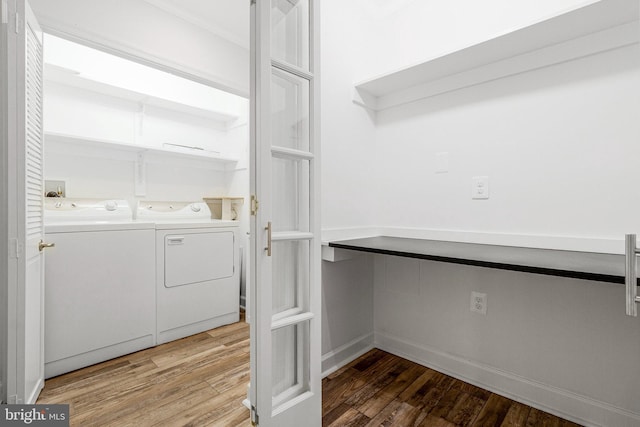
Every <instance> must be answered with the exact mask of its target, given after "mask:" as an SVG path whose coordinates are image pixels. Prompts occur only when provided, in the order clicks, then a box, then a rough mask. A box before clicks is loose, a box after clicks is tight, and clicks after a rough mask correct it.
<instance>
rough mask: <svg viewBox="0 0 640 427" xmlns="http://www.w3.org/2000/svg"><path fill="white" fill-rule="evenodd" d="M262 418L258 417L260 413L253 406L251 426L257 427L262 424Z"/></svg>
mask: <svg viewBox="0 0 640 427" xmlns="http://www.w3.org/2000/svg"><path fill="white" fill-rule="evenodd" d="M259 420H260V417H258V411H257V410H256V407H255V406H253V405H252V406H251V425H252V426H257V425H258V424H259V423H260V421H259Z"/></svg>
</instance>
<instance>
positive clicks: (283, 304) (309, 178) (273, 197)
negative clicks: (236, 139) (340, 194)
mask: <svg viewBox="0 0 640 427" xmlns="http://www.w3.org/2000/svg"><path fill="white" fill-rule="evenodd" d="M317 7H318V3H317V1H313V0H256V1H255V2H253V4H252V8H251V11H252V28H251V29H252V93H251V105H252V117H251V123H252V132H251V135H252V139H251V161H252V179H251V191H252V194H254V195H255V196H256V197H257V199H258V201H259V209H258V210H257V212H256V214H255V216H254V217H252V222H251V227H252V233H251V234H252V242H251V243H252V249H253V251H252V253H253V263H252V274H251V278H252V282H251V286H250V292H251V296H252V301H253V303H252V311H251V319H252V323H251V387H250V393H249V400H250V402H251V405H252V415H253V416H252V419H253V421H254V422H258V424H259V425H261V426H277V427H290V426H291V427H293V426H296V427H297V426H300V425H305V426H320V425H321V421H322V419H321V418H322V417H321V403H322V397H321V393H322V390H321V375H320V232H319V230H320V227H319V225H320V224H319V215H318V214H319V203H318V200H319V196H320V193H319V186H318V178H319V174H318V171H319V167H320V164H319V160H320V159H319V146H320V141H319V132H318V129H319V122H318V111H319V99H318V94H319V86H318V75H317V66H318V49H317V43H316V42H317V37H315V35H316V34H318V22H317V16H318V15H317Z"/></svg>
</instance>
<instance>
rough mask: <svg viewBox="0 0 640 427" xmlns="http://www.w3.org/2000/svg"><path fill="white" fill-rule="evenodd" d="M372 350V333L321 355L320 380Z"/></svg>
mask: <svg viewBox="0 0 640 427" xmlns="http://www.w3.org/2000/svg"><path fill="white" fill-rule="evenodd" d="M372 349H373V333H370V334H365V335H361V336H359V337H358V338H356V339H354V340H352V341H350V342H348V343H346V344H344V345H341V346H340V347H338V348H336V349H334V350H332V351H330V352H328V353H326V354H323V355H322V378H324V377H326V376H327V375H329V374H331V373H333V372H335V371H337V370H338V369H340V368H342V367H343V366H345V365H346V364H348V363H350V362H352V361H354V360H356V359H357V358H358V357H360V356H362V355H363V354H365V353H366V352H368V351H370V350H372Z"/></svg>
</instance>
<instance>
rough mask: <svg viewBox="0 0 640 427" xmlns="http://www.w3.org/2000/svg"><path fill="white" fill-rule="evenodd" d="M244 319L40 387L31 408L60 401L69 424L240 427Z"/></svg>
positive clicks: (243, 416)
mask: <svg viewBox="0 0 640 427" xmlns="http://www.w3.org/2000/svg"><path fill="white" fill-rule="evenodd" d="M248 384H249V326H248V325H247V324H246V323H244V322H239V323H235V324H232V325H228V326H223V327H221V328H217V329H214V330H211V331H208V332H205V333H201V334H197V335H193V336H191V337H187V338H183V339H181V340H177V341H173V342H170V343H167V344H162V345H159V346H157V347H154V348H150V349H146V350H143V351H140V352H137V353H133V354H130V355H127V356H123V357H119V358H117V359H113V360H109V361H107V362H103V363H100V364H97V365H94V366H89V367H87V368H83V369H80V370H77V371H74V372H70V373H68V374H64V375H61V376H59V377H55V378H51V379H49V380H47V381H46V382H45V387H44V390H43V391H42V393H41V395H40V398H39V399H38V402H37V403H51V404H53V403H68V404H69V411H70V418H71V422H70V424H71V425H72V426H154V425H157V426H167V427H172V426H186V425H190V426H230V427H232V426H243V427H246V426H248V425H249V424H250V423H249V411H248V410H247V409H246V408H245V407H244V406H242V400H244V399H245V398H246V396H247V385H248Z"/></svg>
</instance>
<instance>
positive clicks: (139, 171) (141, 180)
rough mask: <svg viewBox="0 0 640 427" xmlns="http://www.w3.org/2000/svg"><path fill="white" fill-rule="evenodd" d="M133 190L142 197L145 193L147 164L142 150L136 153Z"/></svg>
mask: <svg viewBox="0 0 640 427" xmlns="http://www.w3.org/2000/svg"><path fill="white" fill-rule="evenodd" d="M135 174H136V176H135V192H136V196H139V197H143V196H146V195H147V164H146V162H145V159H144V151H140V152H139V153H138V154H137V155H136V167H135Z"/></svg>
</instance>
